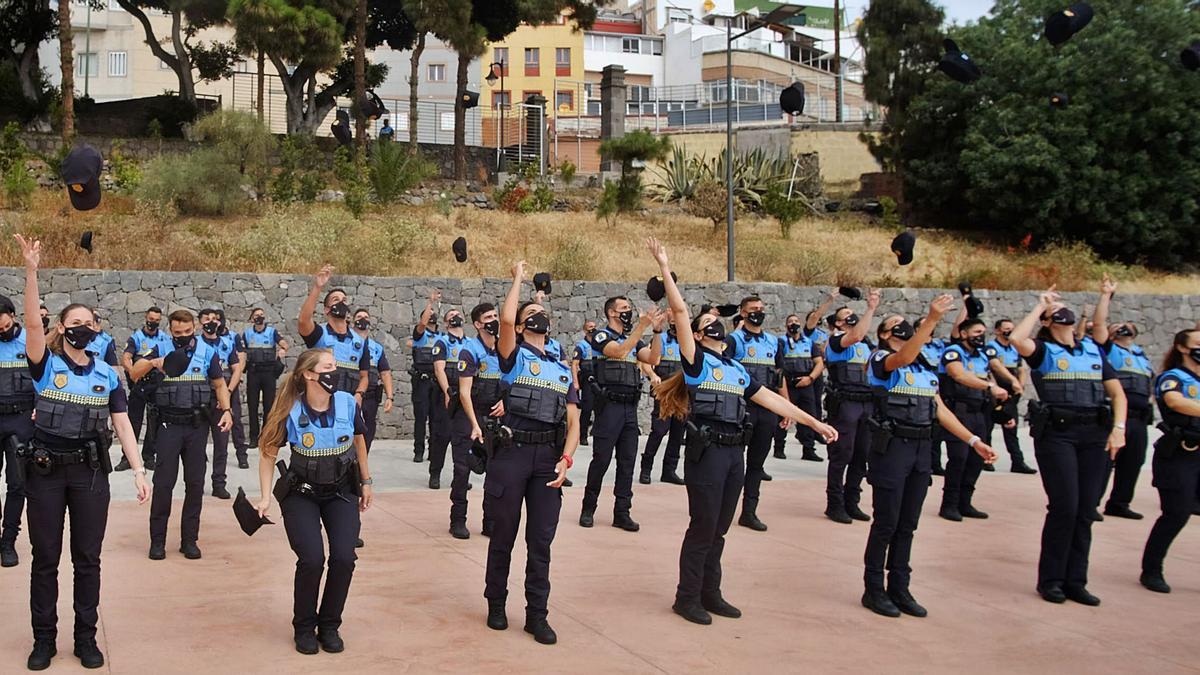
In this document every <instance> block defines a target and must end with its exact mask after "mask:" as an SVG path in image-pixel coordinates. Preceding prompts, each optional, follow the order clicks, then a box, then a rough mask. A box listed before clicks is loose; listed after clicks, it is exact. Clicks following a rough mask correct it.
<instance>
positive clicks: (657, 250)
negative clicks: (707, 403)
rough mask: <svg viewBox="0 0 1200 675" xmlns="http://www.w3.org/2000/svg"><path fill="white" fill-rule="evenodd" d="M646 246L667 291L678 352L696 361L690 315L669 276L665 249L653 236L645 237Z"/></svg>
mask: <svg viewBox="0 0 1200 675" xmlns="http://www.w3.org/2000/svg"><path fill="white" fill-rule="evenodd" d="M646 248H648V249H650V255H652V256H654V260H655V262H657V263H658V273H659V274H660V275H661V276H662V280H663V288H665V289H666V291H667V305H668V306H669V307H670V308H671V314H673V315H674V318H675V326H676V329H675V333H676V338H677V339H678V340H679V353H680V355H682V356H683V357H684V358H685V359H687V361H688V362H689V363H695V362H696V339H695V338H694V337H693V336H692V317H691V315H690V313H689V312H688V306H687V303H686V302H684V300H683V294H682V293H680V292H679V286H677V285H676V284H675V279H674V278H672V277H671V265H670V262H669V261H668V260H667V249H666V247H665V246H663V245H662V244H661V243H659V241H658V240H657V239H655V238H654V237H649V238H647V239H646Z"/></svg>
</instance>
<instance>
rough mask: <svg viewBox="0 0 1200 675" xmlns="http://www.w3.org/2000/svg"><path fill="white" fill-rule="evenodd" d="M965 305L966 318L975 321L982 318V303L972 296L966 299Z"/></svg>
mask: <svg viewBox="0 0 1200 675" xmlns="http://www.w3.org/2000/svg"><path fill="white" fill-rule="evenodd" d="M966 304H967V318H970V319H975V318H978V317H980V316H983V302H982V301H981V300H980V299H979V298H977V297H975V296H974V295H972V296H971V297H969V298H967V300H966Z"/></svg>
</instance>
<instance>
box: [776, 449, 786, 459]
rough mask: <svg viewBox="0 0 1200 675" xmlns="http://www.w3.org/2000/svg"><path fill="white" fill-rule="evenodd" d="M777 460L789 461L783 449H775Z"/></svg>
mask: <svg viewBox="0 0 1200 675" xmlns="http://www.w3.org/2000/svg"><path fill="white" fill-rule="evenodd" d="M775 459H787V453H786V452H784V451H783V448H781V447H780V448H775Z"/></svg>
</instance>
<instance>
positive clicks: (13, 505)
mask: <svg viewBox="0 0 1200 675" xmlns="http://www.w3.org/2000/svg"><path fill="white" fill-rule="evenodd" d="M16 315H17V310H16V308H15V307H14V306H13V302H12V300H10V299H9V298H8V297H7V296H4V295H0V465H3V466H4V482H5V485H6V488H7V494H5V496H4V517H3V523H2V526H0V567H16V566H17V564H18V563H19V558H18V556H17V549H16V543H17V534H18V533H19V532H20V531H21V512H22V511H23V510H24V509H25V488H24V485H23V482H24V481H23V477H22V471H21V466H20V465H19V462H23V461H25V460H24V459H21V458H19V457H18V456H17V455H18V451H19V450H20V448H21V447H22V446H25V445H28V444H29V439H31V438H33V403H34V394H33V379H32V378H31V377H30V376H29V362H28V361H27V360H26V358H25V352H26V343H25V330H24V329H23V328H21V325H20V324H18V323H17V320H16Z"/></svg>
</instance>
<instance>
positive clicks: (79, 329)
mask: <svg viewBox="0 0 1200 675" xmlns="http://www.w3.org/2000/svg"><path fill="white" fill-rule="evenodd" d="M95 337H96V331H94V330H92V329H91V327H89V326H71V327H70V328H68V329H67V330H66V332H65V333H64V334H63V338H64V339H65V340H66V341H67V344H69V345H71V346H72V347H74V348H75V349H83V348H84V347H86V346H88V344H90V343H91V341H92V340H93V339H94V338H95Z"/></svg>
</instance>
